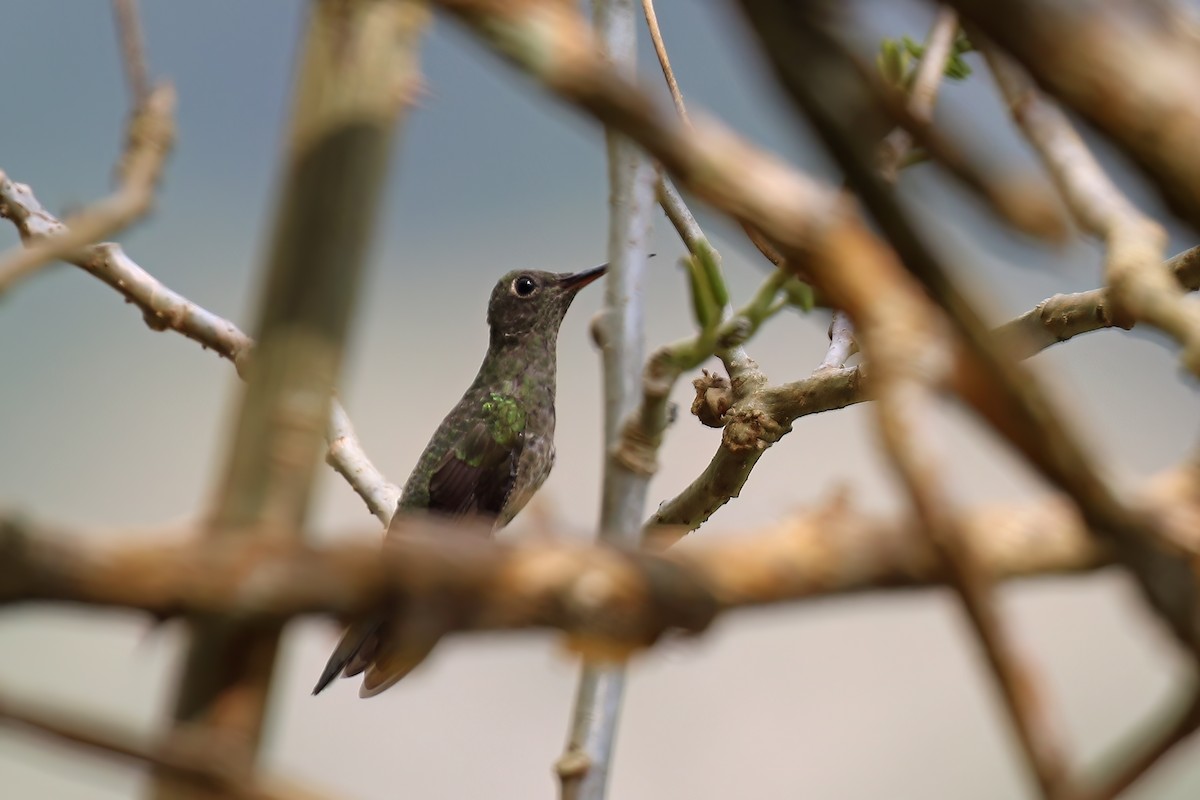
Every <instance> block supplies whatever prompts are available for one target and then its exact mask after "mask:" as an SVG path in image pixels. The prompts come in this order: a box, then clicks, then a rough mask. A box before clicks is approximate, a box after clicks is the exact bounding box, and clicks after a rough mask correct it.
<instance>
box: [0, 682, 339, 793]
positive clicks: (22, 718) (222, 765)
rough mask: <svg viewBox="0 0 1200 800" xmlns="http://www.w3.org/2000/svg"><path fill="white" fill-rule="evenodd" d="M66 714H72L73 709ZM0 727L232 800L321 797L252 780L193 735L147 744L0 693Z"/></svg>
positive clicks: (223, 750) (244, 765)
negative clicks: (163, 775)
mask: <svg viewBox="0 0 1200 800" xmlns="http://www.w3.org/2000/svg"><path fill="white" fill-rule="evenodd" d="M71 716H72V717H73V718H75V717H77V715H76V714H75V713H72V715H71ZM0 725H7V726H10V727H14V728H24V729H25V730H28V731H30V732H31V733H34V734H36V735H39V736H43V737H47V738H50V739H53V740H56V741H60V742H64V743H67V744H70V745H74V746H76V747H80V748H84V749H87V750H92V751H96V752H98V753H101V754H103V755H107V756H109V757H112V758H119V759H123V760H126V761H130V762H132V763H134V764H142V765H146V766H150V767H154V768H155V769H157V770H158V771H159V772H162V773H166V774H169V775H172V776H175V777H177V778H179V779H180V780H183V781H186V782H187V783H188V784H190V785H192V786H195V787H196V788H198V789H204V790H209V791H216V792H219V793H220V796H222V797H228V798H232V799H233V800H319V798H321V797H325V795H318V794H316V793H315V792H312V791H311V790H308V789H301V788H300V787H296V786H280V785H271V784H266V783H263V782H262V781H260V780H257V779H255V777H254V775H253V774H252V773H251V771H250V770H249V763H248V762H247V761H246V759H245V757H244V754H243V753H240V752H237V751H231V750H230V749H229V748H227V747H221V746H220V745H219V744H218V743H216V742H211V741H207V740H201V739H199V738H197V737H191V738H177V739H173V740H168V741H166V742H163V743H160V744H157V745H148V744H144V743H142V742H139V741H137V740H136V739H134V738H133V737H132V736H130V735H129V734H126V733H123V732H120V731H116V730H110V729H108V728H107V727H106V726H103V725H101V724H99V723H83V722H80V721H77V720H74V719H73V720H72V721H68V720H67V719H66V717H65V715H64V714H63V713H61V712H56V711H51V710H50V709H45V708H35V707H33V706H29V705H25V704H23V703H18V702H16V701H14V700H13V699H12V698H7V697H3V696H0Z"/></svg>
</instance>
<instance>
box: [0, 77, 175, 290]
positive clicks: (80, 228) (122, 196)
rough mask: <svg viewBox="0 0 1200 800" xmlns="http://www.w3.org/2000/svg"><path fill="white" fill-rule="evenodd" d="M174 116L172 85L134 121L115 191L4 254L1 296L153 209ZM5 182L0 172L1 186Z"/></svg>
mask: <svg viewBox="0 0 1200 800" xmlns="http://www.w3.org/2000/svg"><path fill="white" fill-rule="evenodd" d="M174 112H175V90H174V89H173V88H172V87H171V85H170V84H161V85H159V86H157V87H155V88H154V90H153V91H152V92H150V94H149V95H148V96H147V97H146V101H145V102H144V103H143V104H142V105H141V106H139V107H138V109H137V110H136V111H135V112H134V114H133V116H132V117H131V118H130V121H129V128H128V131H127V133H126V146H125V151H124V153H123V155H122V156H121V162H120V165H119V167H118V173H119V185H118V187H117V190H116V191H115V192H113V193H112V194H111V195H109V196H108V197H106V198H104V199H103V200H100V201H98V202H96V203H93V204H92V205H90V206H88V207H87V208H85V209H84V210H83V211H81V212H79V213H78V214H75V215H73V216H72V217H71V218H70V219H68V220H67V222H66V225H65V226H63V227H62V228H61V230H60V231H59V232H58V233H57V234H56V235H54V236H47V237H45V238H42V239H39V240H37V241H34V242H28V241H27V242H26V244H25V246H24V247H17V248H14V249H12V250H10V251H8V252H7V253H4V254H0V296H3V295H4V293H5V292H6V291H8V290H9V289H11V288H12V287H13V285H14V284H15V283H17V282H18V281H19V280H21V279H22V278H25V277H28V276H29V275H31V274H33V273H34V272H36V271H37V270H38V269H41V268H42V267H43V266H45V265H46V264H48V263H50V262H51V261H54V260H56V259H59V258H63V259H66V260H68V261H74V260H75V259H76V258H78V252H79V250H80V249H81V248H83V247H86V246H87V245H90V244H92V243H93V242H96V241H99V240H101V239H104V238H105V237H107V236H110V235H111V234H113V233H114V232H116V231H119V230H121V229H122V228H125V227H127V226H128V225H129V224H130V223H132V222H134V221H135V220H137V219H138V218H140V217H141V216H142V215H144V214H145V213H146V212H148V211H149V210H150V208H151V206H152V205H153V203H154V191H155V187H156V186H157V184H158V179H159V177H160V175H161V174H162V167H163V164H164V163H165V161H166V157H167V153H168V152H169V151H170V149H171V144H172V143H173V141H174V138H175V121H174V118H173V114H174ZM4 180H5V176H4V173H2V172H0V181H4ZM2 211H3V209H0V212H2ZM5 215H6V216H7V214H5Z"/></svg>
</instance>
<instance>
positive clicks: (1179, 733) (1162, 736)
mask: <svg viewBox="0 0 1200 800" xmlns="http://www.w3.org/2000/svg"><path fill="white" fill-rule="evenodd" d="M1166 705H1167V708H1166V709H1165V710H1163V711H1162V712H1156V718H1155V719H1154V720H1153V722H1152V725H1153V726H1154V727H1155V728H1161V729H1162V730H1150V731H1146V730H1138V731H1137V732H1136V738H1135V739H1134V740H1133V741H1135V742H1137V744H1136V748H1137V749H1138V750H1139V752H1138V753H1137V754H1136V755H1135V756H1134V757H1133V758H1132V759H1130V760H1129V761H1128V762H1127V763H1125V764H1123V765H1121V767H1120V769H1119V770H1118V771H1117V773H1116V774H1115V775H1114V776H1112V777H1111V778H1110V779H1108V780H1107V781H1106V782H1104V783H1103V784H1102V785H1101V786H1099V787H1097V788H1095V789H1093V790H1092V791H1082V792H1080V793H1079V794H1077V795H1075V797H1074V798H1073V800H1115V798H1117V797H1120V796H1122V795H1123V794H1124V793H1125V790H1126V789H1128V788H1129V787H1131V786H1133V785H1134V784H1135V783H1137V782H1138V781H1139V780H1141V778H1143V777H1144V776H1145V775H1146V773H1148V772H1150V771H1151V770H1152V769H1153V768H1154V766H1155V765H1157V764H1158V763H1160V762H1161V761H1162V759H1163V757H1165V756H1166V755H1167V754H1168V753H1170V752H1171V751H1172V750H1173V749H1175V747H1176V745H1179V744H1181V743H1183V742H1184V741H1186V740H1187V739H1188V738H1189V737H1190V736H1191V735H1192V734H1193V733H1195V732H1196V728H1197V727H1200V694H1198V693H1197V691H1196V689H1195V687H1191V688H1189V689H1188V690H1187V693H1186V695H1185V696H1183V697H1174V696H1173V697H1172V698H1171V699H1170V701H1169V702H1168V703H1167V704H1166ZM1181 709H1182V712H1181ZM1147 741H1148V742H1149V743H1150V744H1149V746H1148V747H1146V746H1144V743H1145V742H1147ZM1129 749H1133V748H1131V747H1129V746H1128V745H1126V747H1125V749H1124V751H1123V752H1122V753H1121V755H1120V757H1118V758H1112V759H1106V760H1105V761H1104V762H1102V763H1105V764H1109V763H1112V761H1118V760H1121V759H1123V758H1125V757H1126V756H1125V753H1126V752H1128V750H1129Z"/></svg>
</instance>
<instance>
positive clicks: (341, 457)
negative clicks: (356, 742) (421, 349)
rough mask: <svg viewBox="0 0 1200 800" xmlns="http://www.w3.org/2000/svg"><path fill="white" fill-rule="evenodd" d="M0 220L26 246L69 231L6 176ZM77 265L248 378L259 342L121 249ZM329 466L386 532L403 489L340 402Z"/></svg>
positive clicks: (74, 258)
mask: <svg viewBox="0 0 1200 800" xmlns="http://www.w3.org/2000/svg"><path fill="white" fill-rule="evenodd" d="M0 217H5V218H7V219H9V220H11V221H12V223H13V224H14V225H16V227H17V231H18V233H19V234H20V236H21V239H22V241H24V242H26V243H30V244H33V243H36V242H38V241H41V240H44V239H47V238H48V237H55V236H59V235H61V234H62V233H63V232H64V231H66V230H67V228H66V225H65V224H64V223H62V222H60V221H59V220H58V219H56V218H55V217H54V215H53V214H51V213H50V212H49V211H47V210H46V209H45V208H43V207H42V204H41V203H39V202H38V199H37V198H36V197H35V196H34V194H33V192H32V190H31V189H30V188H29V187H28V186H26V185H25V184H21V183H15V182H14V181H11V180H9V179H8V177H7V176H5V175H4V174H3V172H2V171H0ZM70 258H71V263H72V264H74V265H75V266H77V267H79V268H80V269H82V270H84V271H85V272H87V273H89V274H91V275H94V276H95V277H97V278H99V279H100V280H102V281H104V283H106V284H108V285H109V286H111V287H112V288H113V289H115V290H117V291H118V292H120V294H121V295H122V296H123V297H124V298H125V299H126V300H127V301H128V302H130V303H132V304H134V305H135V306H136V307H137V308H138V309H140V310H141V312H142V317H143V319H145V321H146V324H147V325H148V326H149V327H150V329H151V330H155V331H162V330H168V329H169V330H173V331H176V332H178V333H180V334H182V335H183V336H186V337H187V338H189V339H191V340H192V341H194V342H197V343H199V344H200V346H201V347H203V348H205V349H207V350H212V351H213V352H214V353H216V354H217V355H219V356H221V357H222V358H227V359H229V361H230V362H232V363H233V365H234V367H235V369H236V370H237V373H238V375H240V376H241V377H243V378H244V377H246V374H247V372H246V370H247V367H248V366H249V364H250V357H251V353H252V351H253V349H254V340H253V339H251V338H250V337H249V336H248V335H247V334H245V333H244V332H243V331H242V330H241V329H239V328H238V326H236V325H234V324H233V323H232V322H230V321H229V320H227V319H223V318H222V317H219V316H217V315H216V314H213V313H212V312H211V311H209V310H207V309H205V308H203V307H201V306H199V305H197V304H196V303H193V302H192V301H191V300H188V299H187V298H186V297H183V296H182V295H180V294H178V293H177V292H175V291H173V290H171V289H170V288H168V287H167V286H164V285H163V284H162V283H161V282H160V281H159V280H158V279H157V278H155V277H154V276H153V275H151V274H150V273H149V272H147V271H146V270H145V269H143V268H142V267H141V266H140V265H138V264H137V262H135V261H134V260H133V259H131V258H130V257H129V256H128V255H127V254H126V253H125V251H124V250H123V249H122V248H121V246H120V245H119V244H115V243H112V242H108V243H105V244H97V245H91V246H89V247H85V248H83V249H81V250H80V251H78V252H77V253H75V254H72V255H71V257H70ZM326 460H327V461H329V463H330V465H331V466H332V467H333V468H334V469H336V470H337V471H338V473H340V474H341V475H342V476H343V477H344V478H345V479H346V481H347V482H348V483H349V484H350V486H351V488H352V489H354V491H355V492H357V493H358V494H359V495H360V496H361V497H362V498H363V500H364V501H365V502H366V504H367V507H368V508H370V510H371V513H373V514H374V515H375V516H376V517H378V518H379V520H380V521H381V522H382V523H383V524H384V526H385V527H386V526H387V524H388V522H389V521H390V520H391V518H392V513H393V512H394V511H395V510H396V501H397V499H399V497H400V489H399V487H397V486H396V485H394V484H391V483H389V482H388V481H387V480H386V479H385V478H384V477H383V475H382V474H381V473H380V472H379V470H377V469H376V468H375V466H374V465H373V464H372V463H371V461H370V459H369V458H367V456H366V453H365V452H364V451H363V449H362V445H361V444H360V443H359V442H358V440H357V439H356V438H355V436H354V430H353V428H352V427H351V425H350V423H349V418H348V417H347V415H346V412H345V410H344V409H343V408H342V406H341V404H340V403H337V402H335V403H334V404H333V407H332V410H331V412H330V418H329V452H328V453H327V454H326Z"/></svg>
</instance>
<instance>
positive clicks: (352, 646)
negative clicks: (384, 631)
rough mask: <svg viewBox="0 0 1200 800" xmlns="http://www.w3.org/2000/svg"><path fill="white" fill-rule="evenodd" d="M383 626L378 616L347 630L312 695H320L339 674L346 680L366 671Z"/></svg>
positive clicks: (326, 664)
mask: <svg viewBox="0 0 1200 800" xmlns="http://www.w3.org/2000/svg"><path fill="white" fill-rule="evenodd" d="M382 624H383V620H382V618H381V617H378V616H376V617H372V618H370V619H368V620H364V621H363V622H358V623H355V624H353V625H351V626H350V627H349V628H347V629H346V632H345V633H343V634H342V638H341V641H339V642H338V644H337V647H335V648H334V649H333V655H331V656H329V660H328V661H327V662H325V669H324V670H323V671H322V672H321V677H320V678H319V679H318V680H317V685H316V686H314V687H313V691H312V693H313V694H320V693H321V692H322V691H324V690H325V687H327V686H329V684H331V683H333V679H334V678H336V677H338V674H339V673H341V675H342V677H344V678H350V677H353V676H355V675H357V674H358V673H360V672H362V671H363V670H364V669H366V667H367V665H368V664H369V663H370V660H371V656H372V655H373V654H374V652H375V650H376V648H377V647H378V645H379V628H380V626H381V625H382Z"/></svg>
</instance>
